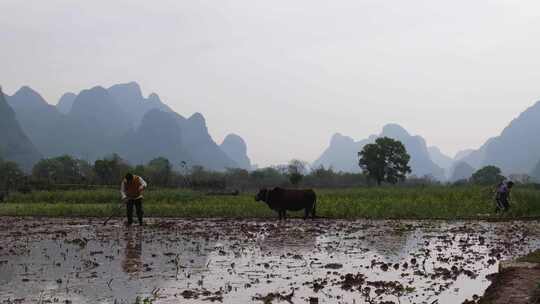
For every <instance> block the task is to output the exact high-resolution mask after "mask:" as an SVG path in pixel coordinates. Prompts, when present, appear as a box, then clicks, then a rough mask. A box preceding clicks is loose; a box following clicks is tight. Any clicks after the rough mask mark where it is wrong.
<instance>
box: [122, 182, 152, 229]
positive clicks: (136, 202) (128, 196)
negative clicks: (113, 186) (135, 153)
mask: <svg viewBox="0 0 540 304" xmlns="http://www.w3.org/2000/svg"><path fill="white" fill-rule="evenodd" d="M146 186H147V184H146V182H145V181H144V179H142V177H140V176H137V175H133V174H131V173H127V174H126V177H125V178H124V180H123V181H122V184H121V186H120V194H121V195H122V202H125V203H126V207H127V223H126V225H127V226H131V224H133V206H135V209H137V218H138V219H139V225H141V226H142V225H143V209H142V199H143V195H142V193H143V191H144V189H145V188H146Z"/></svg>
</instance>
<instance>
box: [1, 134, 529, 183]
mask: <svg viewBox="0 0 540 304" xmlns="http://www.w3.org/2000/svg"><path fill="white" fill-rule="evenodd" d="M409 161H410V155H409V154H408V153H407V151H406V149H405V147H404V146H403V144H402V143H401V142H399V141H397V140H394V139H391V138H388V137H383V138H379V139H377V140H376V141H375V143H373V144H368V145H365V146H364V148H363V149H362V151H360V152H359V153H358V165H359V167H360V169H361V173H348V172H336V171H334V170H333V169H332V168H325V167H323V166H321V167H318V168H314V169H311V170H309V169H308V165H307V163H306V162H303V161H300V160H296V159H295V160H292V161H290V162H289V163H288V164H287V165H281V166H273V167H267V168H261V169H256V170H253V171H248V170H244V169H238V168H229V169H226V170H225V171H223V172H216V171H209V170H206V169H205V168H204V167H202V166H188V164H187V163H186V162H181V163H180V164H172V163H171V162H170V161H169V160H168V159H167V158H164V157H157V158H155V159H152V160H150V161H149V162H148V163H146V164H139V165H136V166H132V165H130V164H129V163H128V162H127V161H125V160H124V159H122V158H121V157H120V156H119V155H117V154H113V155H110V156H108V157H104V158H102V159H98V160H96V161H95V162H93V163H90V162H88V161H86V160H82V159H76V158H74V157H71V156H69V155H63V156H59V157H54V158H45V159H41V160H40V161H39V162H38V163H36V164H35V165H34V167H33V169H32V171H31V172H30V173H29V174H25V173H24V172H23V171H22V170H21V169H20V168H19V166H18V165H17V164H16V163H14V162H10V161H2V160H1V159H0V192H9V191H21V192H24V191H31V190H44V189H71V188H73V189H80V188H93V187H117V186H118V185H119V184H120V182H121V181H122V179H123V177H124V175H125V174H126V173H127V172H132V173H134V174H137V175H140V176H142V177H143V178H144V179H145V180H147V181H148V182H149V183H150V184H151V185H152V186H153V187H168V188H190V189H196V190H204V189H207V190H210V189H211V190H220V191H226V190H228V189H229V190H231V189H234V190H238V191H245V190H250V189H258V188H263V187H275V186H282V187H315V188H339V187H342V188H346V187H359V186H370V185H382V184H400V185H403V186H417V185H435V184H440V182H438V181H436V180H435V179H433V178H432V177H430V176H423V177H416V176H411V175H410V173H411V168H410V167H409ZM504 179H505V177H504V176H502V174H501V170H500V169H499V168H497V167H495V166H487V167H484V168H481V169H480V170H478V171H477V172H475V173H474V174H473V175H472V177H471V178H470V179H468V180H461V181H458V182H456V184H468V183H471V184H482V185H493V184H497V183H499V182H500V181H502V180H504ZM521 182H522V183H530V179H524V180H523V181H521Z"/></svg>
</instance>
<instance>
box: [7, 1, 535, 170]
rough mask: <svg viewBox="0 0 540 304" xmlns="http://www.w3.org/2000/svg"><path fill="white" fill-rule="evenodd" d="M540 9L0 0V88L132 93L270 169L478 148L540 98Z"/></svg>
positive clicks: (507, 4) (489, 4) (514, 4)
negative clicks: (368, 144) (356, 155)
mask: <svg viewBox="0 0 540 304" xmlns="http://www.w3.org/2000/svg"><path fill="white" fill-rule="evenodd" d="M539 34H540V1H538V0H531V1H527V0H515V1H513V0H484V1H480V0H475V1H471V0H452V1H448V0H445V1H438V0H408V1H402V0H395V1H384V0H350V1H349V0H342V1H337V0H336V1H330V0H328V1H322V0H272V1H259V0H213V1H208V0H164V1H157V0H156V1H148V0H122V1H116V0H115V1H111V0H93V1H73V0H47V1H43V0H24V1H21V0H0V41H1V44H0V84H2V85H3V87H4V90H5V91H6V92H7V93H10V94H11V93H13V92H14V91H15V90H17V89H18V87H20V86H22V85H29V86H31V87H33V88H34V89H36V90H38V91H39V92H40V93H42V95H43V96H44V97H45V98H46V99H47V100H48V101H49V102H50V103H53V104H54V103H56V102H57V100H58V98H59V97H60V95H61V94H62V93H63V92H66V91H74V92H78V91H79V90H81V89H84V88H88V87H91V86H94V85H103V86H109V85H112V84H115V83H121V82H128V81H132V80H134V81H137V82H138V83H139V84H141V86H142V88H143V93H144V94H145V95H147V94H149V93H151V92H157V93H158V94H159V95H160V96H161V98H162V100H163V101H165V102H166V103H168V104H169V105H171V106H172V107H173V108H174V109H175V110H176V111H177V112H179V113H180V114H182V115H185V116H188V115H191V114H192V113H193V112H201V113H203V114H204V116H205V117H206V119H207V123H208V127H209V129H210V132H211V134H212V136H213V137H214V139H215V140H216V141H217V142H218V143H219V142H221V140H222V139H223V137H224V136H225V135H226V134H227V133H230V132H234V133H237V134H239V135H241V136H242V137H243V138H244V139H245V140H246V141H247V143H248V150H249V151H248V152H249V154H250V157H251V158H252V161H253V162H254V163H258V164H260V165H267V164H275V163H282V162H286V161H287V160H289V159H291V158H293V157H294V158H301V159H304V160H307V161H313V160H314V159H315V158H317V157H318V156H319V155H320V153H321V152H322V151H323V149H324V148H326V147H327V145H328V142H329V139H330V137H331V135H332V134H333V133H335V132H340V133H342V134H344V135H349V136H351V137H353V138H355V139H361V138H364V137H366V136H368V135H370V134H373V133H378V132H379V131H380V129H381V128H382V126H383V125H384V124H386V123H389V122H395V123H399V124H401V125H403V126H404V127H405V128H407V129H408V130H409V131H410V132H411V133H413V134H419V135H422V136H423V137H424V138H426V140H427V142H428V144H429V145H437V146H439V147H440V148H441V149H442V150H443V152H446V153H448V154H452V155H453V154H454V153H455V152H457V151H458V150H461V149H465V148H471V147H478V146H479V145H480V144H482V143H483V142H484V141H485V140H486V139H487V138H488V137H491V136H494V135H497V134H498V133H499V132H500V131H501V130H502V129H503V128H504V127H505V126H506V125H507V124H508V123H509V122H510V120H511V119H513V118H514V117H515V116H517V115H518V114H519V113H520V112H522V111H523V110H525V108H527V107H528V106H530V105H532V104H533V103H534V102H535V101H536V100H538V99H540V81H539V80H540V55H539V54H540V39H539V37H540V35H539Z"/></svg>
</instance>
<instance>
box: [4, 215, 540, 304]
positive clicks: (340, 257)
mask: <svg viewBox="0 0 540 304" xmlns="http://www.w3.org/2000/svg"><path fill="white" fill-rule="evenodd" d="M147 223H148V225H147V226H145V227H143V228H139V227H137V226H134V227H131V228H125V227H123V226H122V222H120V221H115V220H113V221H111V222H110V223H109V224H108V225H107V226H105V227H104V226H103V220H100V219H42V220H39V219H28V218H27V219H18V218H1V217H0V303H2V304H4V303H136V302H137V301H139V303H220V302H223V303H358V304H360V303H385V304H389V303H429V304H436V303H439V304H442V303H452V304H453V303H462V302H464V301H465V300H466V299H469V300H470V299H473V298H475V297H476V296H480V295H482V294H483V293H484V291H485V290H486V288H487V287H488V286H489V285H490V282H489V281H488V280H487V279H486V276H487V275H490V274H493V273H495V272H497V267H498V263H499V261H500V260H502V259H509V258H514V257H517V256H521V255H524V254H526V253H528V252H529V251H531V250H534V249H538V248H540V223H539V222H531V221H528V222H519V221H516V222H501V223H488V222H465V221H457V222H447V221H369V220H359V221H339V220H316V221H309V220H308V221H303V220H296V219H293V220H289V221H287V222H284V223H280V222H278V221H273V220H268V221H263V220H185V219H179V220H171V219H167V220H164V219H149V220H148V221H147ZM145 301H146V302H145Z"/></svg>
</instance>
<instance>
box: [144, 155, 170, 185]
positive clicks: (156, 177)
mask: <svg viewBox="0 0 540 304" xmlns="http://www.w3.org/2000/svg"><path fill="white" fill-rule="evenodd" d="M145 175H146V176H147V177H148V179H149V181H150V182H152V183H153V184H156V185H159V186H168V185H169V183H170V180H171V175H172V165H171V162H169V160H168V159H166V158H164V157H158V158H154V159H153V160H151V161H150V162H149V163H148V165H147V166H146V168H145Z"/></svg>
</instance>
